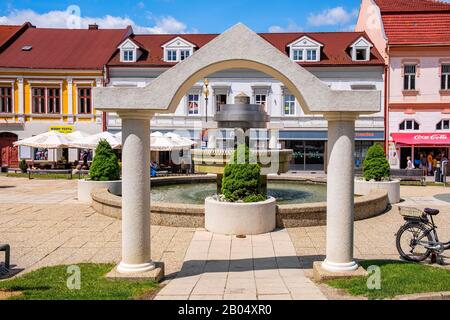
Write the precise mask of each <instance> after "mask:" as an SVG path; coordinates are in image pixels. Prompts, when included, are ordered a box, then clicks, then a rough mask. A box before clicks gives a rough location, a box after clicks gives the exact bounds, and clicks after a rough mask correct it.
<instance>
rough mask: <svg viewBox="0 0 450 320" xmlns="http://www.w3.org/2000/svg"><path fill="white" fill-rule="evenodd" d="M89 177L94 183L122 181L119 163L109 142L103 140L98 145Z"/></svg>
mask: <svg viewBox="0 0 450 320" xmlns="http://www.w3.org/2000/svg"><path fill="white" fill-rule="evenodd" d="M89 176H90V177H91V179H92V180H94V181H116V180H120V166H119V161H118V159H117V156H116V154H115V153H114V150H113V149H112V148H111V146H110V145H109V143H108V141H106V140H101V141H100V143H99V144H98V146H97V149H96V150H95V157H94V161H93V162H92V166H91V169H90V171H89Z"/></svg>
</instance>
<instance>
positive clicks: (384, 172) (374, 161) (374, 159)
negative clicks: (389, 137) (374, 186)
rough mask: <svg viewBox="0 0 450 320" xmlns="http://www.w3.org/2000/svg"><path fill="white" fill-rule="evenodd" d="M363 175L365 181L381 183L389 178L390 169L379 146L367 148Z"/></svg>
mask: <svg viewBox="0 0 450 320" xmlns="http://www.w3.org/2000/svg"><path fill="white" fill-rule="evenodd" d="M363 173H364V179H365V180H366V181H371V180H375V181H381V180H383V179H387V178H390V176H391V168H390V166H389V162H388V161H387V159H386V154H385V153H384V150H383V148H382V147H381V146H380V145H379V144H375V145H373V146H372V147H370V148H369V151H368V152H367V156H366V159H365V160H364V163H363Z"/></svg>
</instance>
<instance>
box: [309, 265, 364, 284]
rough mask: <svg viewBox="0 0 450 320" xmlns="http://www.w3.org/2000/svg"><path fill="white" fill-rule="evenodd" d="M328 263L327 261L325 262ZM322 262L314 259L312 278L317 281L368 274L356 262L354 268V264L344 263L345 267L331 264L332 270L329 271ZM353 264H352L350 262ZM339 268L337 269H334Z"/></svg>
mask: <svg viewBox="0 0 450 320" xmlns="http://www.w3.org/2000/svg"><path fill="white" fill-rule="evenodd" d="M327 264H329V263H327ZM327 264H325V263H324V262H319V261H316V262H314V265H313V276H314V280H315V281H317V282H322V281H328V280H334V279H351V278H355V277H362V278H365V277H368V276H369V274H368V273H367V271H366V270H364V268H363V267H360V266H358V265H357V264H356V263H355V264H356V269H355V267H354V266H352V267H350V264H345V265H346V267H343V266H342V265H341V268H340V269H338V268H337V267H336V264H334V263H333V264H332V265H333V267H332V270H333V271H329V269H325V267H326V266H327ZM352 265H353V264H352ZM336 270H339V271H336Z"/></svg>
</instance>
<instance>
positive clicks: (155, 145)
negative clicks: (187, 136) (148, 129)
mask: <svg viewBox="0 0 450 320" xmlns="http://www.w3.org/2000/svg"><path fill="white" fill-rule="evenodd" d="M150 139H151V141H150V149H151V151H173V150H183V149H186V148H191V146H192V141H190V142H189V143H186V142H185V141H184V142H183V141H181V140H175V139H173V138H171V137H168V136H167V135H163V134H162V133H161V132H155V133H152V135H151V136H150Z"/></svg>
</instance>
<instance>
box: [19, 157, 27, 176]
mask: <svg viewBox="0 0 450 320" xmlns="http://www.w3.org/2000/svg"><path fill="white" fill-rule="evenodd" d="M19 168H20V171H22V173H27V170H28V165H27V161H26V160H25V159H22V160H20V163H19Z"/></svg>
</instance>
